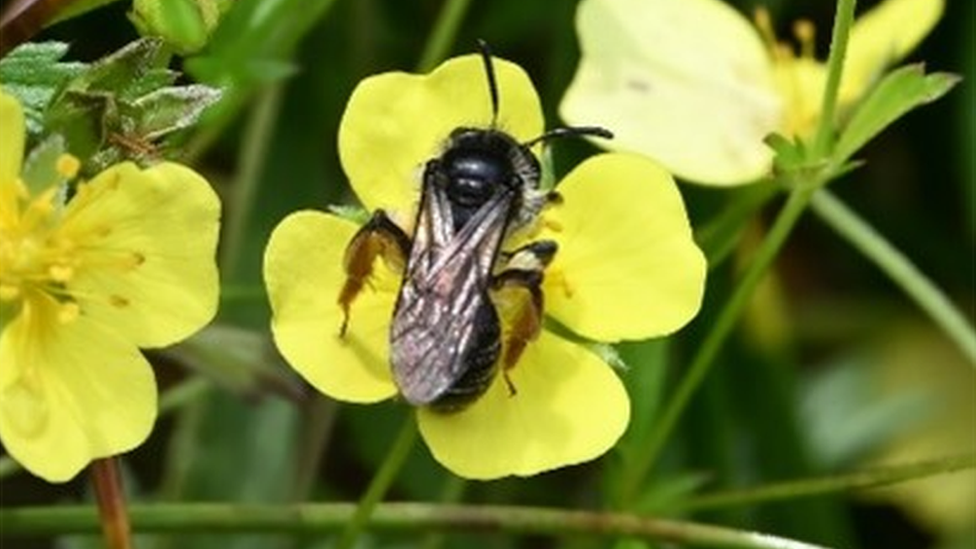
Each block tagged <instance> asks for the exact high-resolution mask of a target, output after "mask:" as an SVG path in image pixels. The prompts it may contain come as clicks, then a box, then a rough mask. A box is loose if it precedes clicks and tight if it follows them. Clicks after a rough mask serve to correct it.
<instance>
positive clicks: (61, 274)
mask: <svg viewBox="0 0 976 549" xmlns="http://www.w3.org/2000/svg"><path fill="white" fill-rule="evenodd" d="M47 273H48V275H49V276H50V277H51V280H53V281H55V282H61V283H64V282H67V281H69V280H71V277H72V276H73V275H74V274H75V269H74V267H71V266H70V265H64V264H55V265H51V266H50V267H48V270H47Z"/></svg>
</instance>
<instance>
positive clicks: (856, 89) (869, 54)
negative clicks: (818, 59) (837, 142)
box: [841, 0, 945, 101]
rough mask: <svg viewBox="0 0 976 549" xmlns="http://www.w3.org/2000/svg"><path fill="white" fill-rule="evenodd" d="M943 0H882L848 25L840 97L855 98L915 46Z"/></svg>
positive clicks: (932, 23) (935, 19) (938, 13)
mask: <svg viewBox="0 0 976 549" xmlns="http://www.w3.org/2000/svg"><path fill="white" fill-rule="evenodd" d="M944 4H945V3H944V1H943V0H885V1H884V2H882V3H880V4H878V5H877V6H876V7H875V8H874V9H871V10H869V11H867V12H866V13H865V14H864V15H862V16H861V17H859V18H858V19H857V21H855V23H854V27H853V28H852V29H851V38H850V43H849V44H848V49H847V57H846V59H845V65H844V77H843V79H842V81H841V98H842V100H848V101H853V100H856V99H857V98H858V97H860V96H861V94H862V93H863V92H864V90H865V88H867V87H868V86H870V85H871V83H872V82H874V81H875V80H877V79H878V78H879V77H880V76H881V73H882V71H883V70H884V69H885V68H887V67H889V66H891V65H892V64H894V63H895V62H897V61H899V60H900V59H902V58H904V57H905V56H906V55H908V52H910V51H912V50H913V49H915V47H916V46H918V44H919V43H920V42H921V41H922V39H924V38H925V37H926V36H928V34H929V33H930V32H931V31H932V29H933V28H934V27H935V24H936V23H937V22H938V21H939V19H940V18H941V17H942V11H943V9H944V7H945V6H944Z"/></svg>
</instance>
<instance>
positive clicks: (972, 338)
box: [810, 189, 976, 368]
mask: <svg viewBox="0 0 976 549" xmlns="http://www.w3.org/2000/svg"><path fill="white" fill-rule="evenodd" d="M810 207H811V209H813V211H814V212H815V213H816V214H817V215H818V216H820V218H821V219H822V220H823V221H824V222H825V223H826V224H827V225H828V226H830V228H832V229H834V230H835V231H837V233H838V234H840V235H841V236H842V237H844V238H845V239H847V241H848V242H850V243H851V245H853V246H854V247H855V248H857V250H858V251H859V252H861V254H863V255H864V257H866V258H868V259H870V260H871V261H872V262H874V264H875V265H877V266H878V268H880V269H881V271H883V272H884V273H885V274H886V275H888V277H889V278H891V280H893V281H894V282H895V284H897V285H898V286H900V287H901V289H902V291H904V292H905V293H906V294H908V296H909V297H910V298H912V299H913V300H915V303H917V304H918V306H919V307H921V308H922V310H923V311H925V312H926V313H927V314H928V315H929V316H930V317H931V318H932V320H933V321H935V323H936V324H938V325H939V327H940V328H942V330H943V331H944V332H945V333H946V335H948V336H949V338H950V339H952V341H953V342H954V343H955V344H956V345H957V346H958V347H959V349H960V350H961V351H962V352H963V353H964V354H965V355H966V358H968V359H969V363H970V365H972V366H973V367H974V368H976V332H974V331H973V327H972V326H971V325H970V324H969V322H967V320H966V318H965V317H964V316H963V315H962V313H961V312H959V310H958V309H957V308H956V307H954V306H953V304H952V302H951V301H949V298H948V297H946V295H945V293H943V292H942V291H941V290H940V289H939V287H938V286H936V285H935V284H934V283H933V282H932V281H931V280H929V278H928V277H926V276H925V274H924V273H922V272H921V271H920V270H919V269H918V267H916V266H915V265H914V264H913V263H912V262H911V260H910V259H908V257H906V256H905V254H903V253H902V252H901V250H899V249H897V248H895V247H894V246H892V245H891V243H889V242H888V241H887V240H885V238H884V236H882V235H881V234H880V233H878V232H877V231H876V230H874V227H872V226H871V225H869V224H868V223H867V222H865V221H864V220H863V219H861V218H860V217H859V216H858V215H857V213H856V212H854V211H853V210H851V209H850V208H848V207H847V206H846V205H845V204H844V203H843V202H841V201H840V200H839V199H838V198H837V197H836V196H834V195H833V194H831V193H830V192H829V191H827V189H822V190H820V191H819V192H817V193H816V194H815V195H814V196H813V198H812V200H811V203H810Z"/></svg>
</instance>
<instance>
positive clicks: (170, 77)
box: [68, 38, 177, 100]
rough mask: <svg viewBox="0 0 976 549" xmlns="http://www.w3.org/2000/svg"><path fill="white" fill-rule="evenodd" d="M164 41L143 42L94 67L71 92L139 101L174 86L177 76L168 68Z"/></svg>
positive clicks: (78, 79) (116, 53)
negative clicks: (164, 88)
mask: <svg viewBox="0 0 976 549" xmlns="http://www.w3.org/2000/svg"><path fill="white" fill-rule="evenodd" d="M162 44H163V43H162V41H161V40H158V39H153V38H143V39H141V40H136V41H135V42H130V43H129V44H127V45H125V46H124V47H123V48H122V49H120V50H118V51H116V52H115V53H112V54H110V55H108V56H106V57H103V58H101V59H99V60H98V61H96V62H95V63H93V64H92V65H91V66H90V67H89V68H88V70H87V71H85V72H84V73H82V74H81V75H80V76H78V77H77V78H75V79H74V80H72V81H71V82H70V83H69V84H68V89H69V90H71V91H104V92H112V93H114V94H115V95H116V97H117V98H118V99H119V100H135V99H136V98H138V97H139V96H141V95H144V94H145V93H147V92H149V91H151V90H153V89H156V88H159V87H160V86H165V85H169V84H172V83H173V82H175V81H176V77H177V74H176V73H175V72H173V71H170V70H169V69H167V68H166V61H167V55H166V53H165V52H164V51H163V49H162Z"/></svg>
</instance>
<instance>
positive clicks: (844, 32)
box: [813, 0, 857, 158]
mask: <svg viewBox="0 0 976 549" xmlns="http://www.w3.org/2000/svg"><path fill="white" fill-rule="evenodd" d="M856 5H857V1H856V0H837V13H836V14H835V15H834V30H833V34H832V35H831V37H830V56H829V57H828V58H827V82H826V84H825V85H824V94H823V98H822V102H821V104H820V124H819V125H818V126H817V133H816V134H815V136H814V140H813V157H814V158H826V157H827V155H828V153H829V151H830V146H831V141H832V139H833V137H834V135H833V134H834V112H835V111H836V110H837V95H838V91H839V90H840V82H841V76H842V75H843V73H844V58H845V57H846V56H847V42H848V39H849V38H850V35H851V26H852V25H853V24H854V8H855V7H856Z"/></svg>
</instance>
